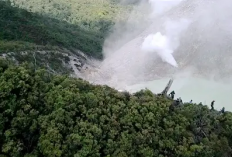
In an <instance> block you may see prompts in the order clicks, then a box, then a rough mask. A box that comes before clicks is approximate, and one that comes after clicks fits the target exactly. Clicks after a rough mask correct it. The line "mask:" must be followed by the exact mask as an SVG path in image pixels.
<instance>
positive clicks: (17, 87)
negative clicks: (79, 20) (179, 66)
mask: <svg viewBox="0 0 232 157" xmlns="http://www.w3.org/2000/svg"><path fill="white" fill-rule="evenodd" d="M231 146H232V113H230V112H226V113H224V114H223V113H220V112H218V111H212V110H210V109H209V108H208V107H207V106H203V105H200V104H199V105H197V104H183V105H180V106H173V101H172V100H169V99H166V98H164V97H161V96H157V95H154V94H153V93H151V92H150V91H149V90H143V91H140V92H137V93H135V94H133V95H132V94H129V93H127V92H118V91H116V90H114V89H112V88H110V87H108V86H98V85H91V84H89V83H88V82H86V81H83V80H80V79H75V78H70V77H67V76H58V75H56V76H55V75H52V74H50V73H47V72H46V71H44V70H42V69H40V70H36V71H35V69H34V68H33V66H31V65H30V64H23V65H21V66H14V65H13V64H12V63H9V62H8V61H6V60H3V59H2V60H1V61H0V154H1V155H0V156H5V157H7V156H15V157H22V156H26V157H36V156H49V157H51V156H52V157H61V156H62V157H66V156H67V157H69V156H70V157H73V156H75V157H87V156H88V157H96V156H99V157H100V156H102V157H103V156H106V157H110V156H112V157H114V156H115V157H129V156H131V157H132V156H133V157H135V156H138V157H141V156H144V157H152V156H154V157H177V156H178V157H229V156H231V155H232V150H231Z"/></svg>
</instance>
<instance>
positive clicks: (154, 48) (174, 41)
mask: <svg viewBox="0 0 232 157" xmlns="http://www.w3.org/2000/svg"><path fill="white" fill-rule="evenodd" d="M156 1H157V0H156ZM189 23H190V21H189V20H186V19H181V20H179V21H177V22H174V21H170V20H167V22H166V33H167V35H166V36H165V35H162V34H161V33H160V32H157V33H156V34H150V35H148V36H147V37H146V38H145V39H144V42H143V43H142V46H141V50H143V51H145V52H150V53H156V54H157V55H158V56H159V57H160V58H161V59H162V60H163V61H164V62H167V63H169V64H171V65H172V66H174V67H178V64H177V62H176V60H175V58H174V57H173V55H172V53H173V52H174V51H175V50H176V49H177V48H178V46H179V37H180V35H181V33H182V32H183V31H184V30H186V29H187V27H188V25H189ZM151 55H154V54H151Z"/></svg>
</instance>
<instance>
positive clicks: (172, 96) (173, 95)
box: [168, 91, 225, 113]
mask: <svg viewBox="0 0 232 157" xmlns="http://www.w3.org/2000/svg"><path fill="white" fill-rule="evenodd" d="M175 94H176V93H175V91H172V92H171V93H170V94H169V95H168V96H169V97H170V98H171V99H173V100H174V97H175ZM192 102H193V100H190V102H189V103H192ZM214 102H215V100H213V101H212V102H211V110H212V111H213V110H214ZM175 104H176V105H180V104H183V101H182V99H181V98H177V99H176V100H175ZM200 105H202V102H200ZM221 113H225V107H223V108H222V109H221Z"/></svg>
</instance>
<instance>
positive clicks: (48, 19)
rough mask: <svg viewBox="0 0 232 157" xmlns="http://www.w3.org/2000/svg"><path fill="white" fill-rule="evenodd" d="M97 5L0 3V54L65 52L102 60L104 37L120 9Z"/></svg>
mask: <svg viewBox="0 0 232 157" xmlns="http://www.w3.org/2000/svg"><path fill="white" fill-rule="evenodd" d="M99 2H100V1H92V2H91V1H74V0H73V1H65V0H62V1H61V0H60V1H57V0H56V1H54V0H53V1H52V0H50V1H47V0H46V1H44V0H27V1H24V0H17V1H12V3H11V2H10V1H3V0H0V54H1V53H6V52H9V51H14V52H17V51H22V50H54V49H58V48H67V49H69V50H70V49H78V50H81V51H83V52H85V53H86V54H87V55H89V56H92V57H95V58H98V59H100V58H102V54H101V50H102V44H103V41H104V37H105V36H106V35H107V32H109V29H110V28H111V27H112V25H113V24H114V22H113V21H114V20H115V18H113V17H115V15H117V13H122V14H123V13H124V12H123V11H122V10H123V9H124V8H123V7H122V6H121V7H120V6H119V5H118V4H115V3H113V2H110V1H108V0H107V1H105V0H104V1H102V3H103V2H104V4H101V3H99ZM105 3H106V4H105ZM13 6H14V7H13ZM20 8H24V9H26V10H24V9H20ZM94 9H95V10H94Z"/></svg>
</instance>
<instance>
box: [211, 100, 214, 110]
mask: <svg viewBox="0 0 232 157" xmlns="http://www.w3.org/2000/svg"><path fill="white" fill-rule="evenodd" d="M214 102H215V101H214V100H213V101H212V102H211V110H214Z"/></svg>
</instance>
